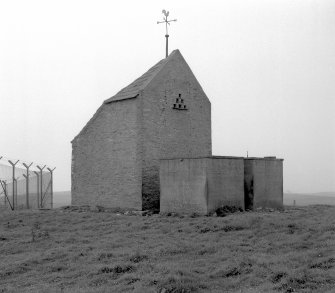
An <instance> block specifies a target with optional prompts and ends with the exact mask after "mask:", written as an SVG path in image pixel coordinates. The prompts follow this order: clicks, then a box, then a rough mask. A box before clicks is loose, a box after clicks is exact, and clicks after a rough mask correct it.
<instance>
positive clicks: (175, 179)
mask: <svg viewBox="0 0 335 293" xmlns="http://www.w3.org/2000/svg"><path fill="white" fill-rule="evenodd" d="M243 174H244V164H243V158H242V157H203V158H190V159H185V158H182V159H166V160H161V161H160V184H161V199H160V211H161V212H181V213H185V212H188V213H192V212H196V213H200V214H208V213H210V212H212V211H215V210H216V209H217V208H218V207H220V206H224V205H229V206H237V207H241V208H244V192H243V190H244V189H243Z"/></svg>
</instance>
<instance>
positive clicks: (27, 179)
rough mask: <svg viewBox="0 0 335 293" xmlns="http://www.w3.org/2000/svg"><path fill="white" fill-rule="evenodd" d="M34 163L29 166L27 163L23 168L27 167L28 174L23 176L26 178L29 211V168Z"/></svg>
mask: <svg viewBox="0 0 335 293" xmlns="http://www.w3.org/2000/svg"><path fill="white" fill-rule="evenodd" d="M32 164H33V163H30V165H27V164H26V163H23V166H25V167H26V169H27V173H26V174H23V176H24V178H26V206H27V209H29V168H30V167H31V165H32Z"/></svg>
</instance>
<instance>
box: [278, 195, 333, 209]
mask: <svg viewBox="0 0 335 293" xmlns="http://www.w3.org/2000/svg"><path fill="white" fill-rule="evenodd" d="M294 201H295V204H296V205H298V206H306V205H315V204H325V205H335V192H320V193H310V194H307V193H285V194H284V205H293V203H294Z"/></svg>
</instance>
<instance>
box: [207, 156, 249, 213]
mask: <svg viewBox="0 0 335 293" xmlns="http://www.w3.org/2000/svg"><path fill="white" fill-rule="evenodd" d="M207 162H208V168H207V176H208V177H207V178H208V212H211V211H214V210H216V209H217V208H218V207H220V206H224V205H229V206H237V207H241V208H243V209H244V190H243V172H244V167H243V166H244V164H243V158H210V159H207Z"/></svg>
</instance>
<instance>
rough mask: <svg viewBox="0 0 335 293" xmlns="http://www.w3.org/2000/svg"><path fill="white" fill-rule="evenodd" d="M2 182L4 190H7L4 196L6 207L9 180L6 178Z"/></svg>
mask: <svg viewBox="0 0 335 293" xmlns="http://www.w3.org/2000/svg"><path fill="white" fill-rule="evenodd" d="M2 182H3V185H4V192H5V196H4V198H5V207H6V206H7V201H6V197H7V196H6V195H7V182H6V180H2Z"/></svg>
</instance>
